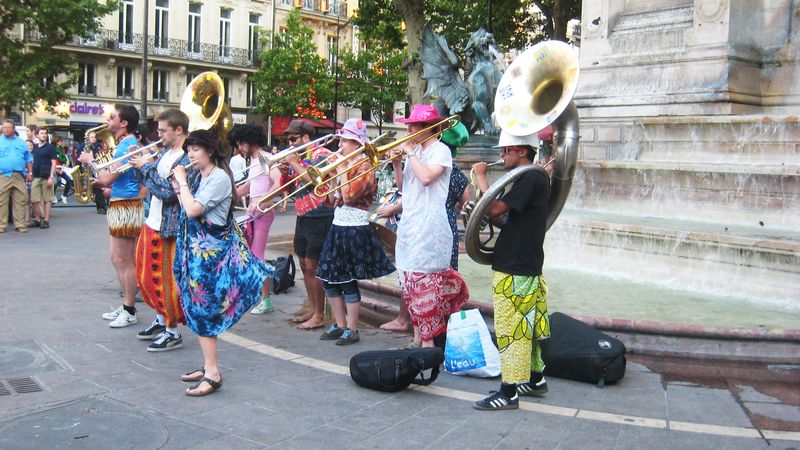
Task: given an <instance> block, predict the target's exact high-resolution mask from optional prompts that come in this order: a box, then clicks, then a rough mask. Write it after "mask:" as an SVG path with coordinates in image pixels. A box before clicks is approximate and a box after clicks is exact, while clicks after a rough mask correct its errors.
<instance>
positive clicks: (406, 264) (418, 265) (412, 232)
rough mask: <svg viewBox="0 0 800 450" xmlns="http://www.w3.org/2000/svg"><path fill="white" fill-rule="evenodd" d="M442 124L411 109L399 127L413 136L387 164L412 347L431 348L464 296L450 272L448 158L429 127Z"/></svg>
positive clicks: (426, 109)
mask: <svg viewBox="0 0 800 450" xmlns="http://www.w3.org/2000/svg"><path fill="white" fill-rule="evenodd" d="M443 120H444V117H441V116H440V115H439V113H438V111H436V109H435V108H434V107H433V106H430V105H414V108H413V110H412V111H411V115H409V117H408V118H405V119H399V120H398V122H400V123H405V124H406V125H407V127H408V132H409V134H412V133H418V132H419V133H420V134H419V136H417V137H416V138H414V139H413V141H412V142H409V143H408V144H409V145H406V146H405V147H404V148H402V150H401V151H402V152H403V153H405V154H406V157H405V168H403V167H401V161H400V158H395V159H393V160H392V164H393V166H394V173H395V181H396V183H397V187H398V188H399V189H401V190H402V192H403V220H401V221H400V224H399V226H398V229H397V245H396V251H395V254H396V262H395V266H396V267H397V269H398V270H397V272H398V278H399V280H400V287H401V288H402V291H403V302H404V303H405V304H406V307H407V308H408V311H409V313H410V314H411V323H412V324H413V325H414V342H413V344H412V345H414V346H423V347H432V346H433V345H434V342H433V339H434V338H435V337H437V336H440V335H443V334H444V333H445V332H446V331H447V319H448V318H449V316H450V313H452V312H454V311H458V310H460V309H461V306H462V305H463V304H464V303H465V302H466V301H467V299H468V298H469V291H468V290H467V285H466V283H465V282H464V279H463V278H461V275H459V274H458V272H456V271H455V270H453V269H451V268H450V251H451V248H452V245H453V235H452V233H451V232H450V224H449V223H448V221H447V212H446V211H445V200H446V199H447V192H448V185H449V181H450V171H451V169H452V166H453V159H452V156H451V154H450V149H449V148H447V146H446V145H444V144H443V143H441V142H439V140H438V139H436V138H435V137H436V136H437V135H438V133H437V130H434V129H430V130H426V129H427V128H430V127H431V126H433V125H435V124H437V123H438V122H441V121H443Z"/></svg>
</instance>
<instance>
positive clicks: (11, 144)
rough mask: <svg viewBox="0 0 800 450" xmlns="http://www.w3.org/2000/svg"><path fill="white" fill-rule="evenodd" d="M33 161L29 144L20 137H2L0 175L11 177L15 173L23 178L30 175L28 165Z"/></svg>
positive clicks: (0, 141) (0, 138) (0, 142)
mask: <svg viewBox="0 0 800 450" xmlns="http://www.w3.org/2000/svg"><path fill="white" fill-rule="evenodd" d="M32 161H33V157H32V156H31V152H29V151H28V144H26V143H25V141H23V140H22V139H21V138H20V137H19V136H12V137H11V139H9V138H7V137H6V135H4V134H3V135H0V175H4V176H7V177H10V176H11V175H13V174H14V172H19V173H21V174H22V176H25V175H26V174H27V173H28V164H29V163H31V162H32Z"/></svg>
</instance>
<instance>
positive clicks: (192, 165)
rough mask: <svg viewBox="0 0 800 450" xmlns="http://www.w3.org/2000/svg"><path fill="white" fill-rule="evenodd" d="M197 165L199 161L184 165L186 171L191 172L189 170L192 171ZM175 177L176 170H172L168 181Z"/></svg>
mask: <svg viewBox="0 0 800 450" xmlns="http://www.w3.org/2000/svg"><path fill="white" fill-rule="evenodd" d="M196 165H197V161H192V162H190V163H189V164H184V165H183V168H184V169H186V170H189V169H191V168H192V167H194V166H196ZM174 175H175V169H172V170H170V171H169V173H168V174H167V179H170V178H172V177H173V176H174Z"/></svg>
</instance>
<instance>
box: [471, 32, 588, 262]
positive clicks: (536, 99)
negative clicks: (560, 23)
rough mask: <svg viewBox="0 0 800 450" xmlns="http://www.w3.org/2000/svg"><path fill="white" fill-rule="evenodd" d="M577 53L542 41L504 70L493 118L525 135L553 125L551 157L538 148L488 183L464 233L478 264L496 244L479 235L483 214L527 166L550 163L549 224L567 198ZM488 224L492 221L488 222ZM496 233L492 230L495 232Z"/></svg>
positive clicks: (573, 156)
mask: <svg viewBox="0 0 800 450" xmlns="http://www.w3.org/2000/svg"><path fill="white" fill-rule="evenodd" d="M578 74H579V66H578V57H577V55H576V53H575V51H574V50H573V49H572V47H570V46H569V45H568V44H565V43H564V42H560V41H545V42H540V43H539V44H537V45H535V46H533V47H531V48H529V49H528V50H526V51H525V52H523V53H522V54H520V55H519V56H518V57H517V59H515V60H514V62H512V63H511V65H510V66H509V67H508V69H506V72H505V74H503V78H502V79H501V80H500V84H499V85H498V86H497V94H496V96H495V100H494V111H495V119H496V121H497V123H498V125H499V126H500V128H502V130H503V131H504V132H505V133H508V134H510V135H512V136H528V135H531V134H533V133H537V132H538V131H540V130H542V129H543V128H545V127H546V126H548V125H551V124H552V125H553V127H554V129H555V136H554V142H555V145H554V150H553V155H552V156H553V160H552V161H547V160H546V158H548V157H549V156H550V155H543V154H542V152H539V155H538V160H537V163H534V164H530V165H525V166H522V167H518V168H516V169H514V170H512V171H510V172H508V173H507V174H505V175H503V176H502V177H501V178H500V179H499V180H497V181H496V182H495V183H493V184H492V185H491V186H489V189H488V190H487V191H486V192H485V193H483V195H482V197H481V198H480V200H479V201H478V203H477V204H476V205H475V208H474V209H473V210H472V212H471V213H470V216H469V219H468V221H467V226H466V233H465V246H466V249H467V254H468V255H469V256H470V258H472V259H473V260H474V261H475V262H477V263H479V264H491V263H492V253H493V252H494V244H493V243H492V242H489V241H491V238H490V239H485V240H482V238H481V234H482V231H483V228H484V227H485V226H486V225H487V220H486V218H485V217H484V216H485V215H486V212H487V210H488V208H489V204H491V202H492V200H495V199H497V198H499V197H500V196H501V195H503V193H504V192H505V191H506V188H507V187H508V186H509V185H511V184H512V183H514V181H516V180H517V179H518V178H519V177H520V176H522V175H523V174H525V173H526V172H528V171H531V170H544V168H543V166H542V165H543V164H549V165H551V166H552V168H553V172H552V175H551V176H550V199H549V202H548V207H549V208H548V215H547V228H548V229H549V228H550V226H551V225H553V222H555V221H556V218H557V217H558V215H559V214H560V213H561V209H562V208H563V207H564V203H565V202H566V201H567V196H568V195H569V190H570V187H571V186H572V176H573V174H574V173H575V165H576V163H577V159H578V138H579V135H578V111H577V109H576V108H575V103H574V102H573V101H572V97H573V96H574V95H575V90H576V89H577V87H578ZM488 226H492V225H491V224H489V225H488ZM494 234H495V233H490V234H489V235H490V236H493V235H494Z"/></svg>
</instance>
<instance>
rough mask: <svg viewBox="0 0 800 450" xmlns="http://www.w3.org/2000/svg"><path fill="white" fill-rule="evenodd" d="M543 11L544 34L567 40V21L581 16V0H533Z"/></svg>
mask: <svg viewBox="0 0 800 450" xmlns="http://www.w3.org/2000/svg"><path fill="white" fill-rule="evenodd" d="M533 3H534V4H535V5H536V7H537V8H539V10H540V11H541V12H542V16H543V23H542V27H543V30H542V32H543V34H544V36H546V37H547V39H556V40H559V41H564V42H566V41H567V23H569V21H570V20H572V19H578V20H580V18H581V1H580V0H533Z"/></svg>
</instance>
